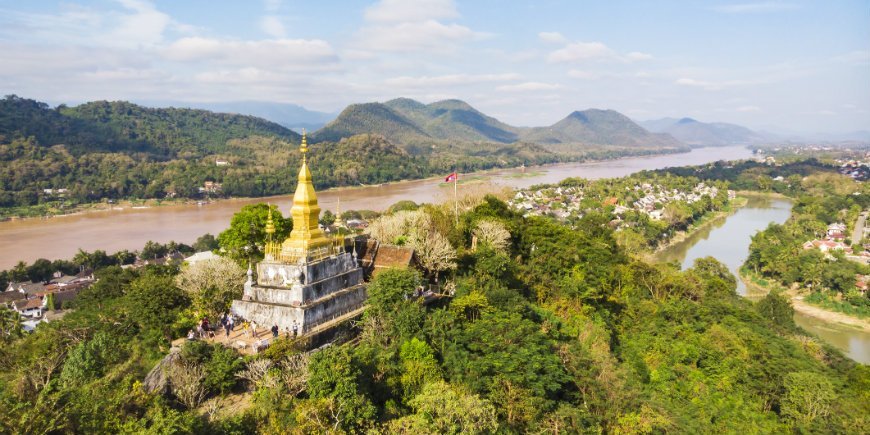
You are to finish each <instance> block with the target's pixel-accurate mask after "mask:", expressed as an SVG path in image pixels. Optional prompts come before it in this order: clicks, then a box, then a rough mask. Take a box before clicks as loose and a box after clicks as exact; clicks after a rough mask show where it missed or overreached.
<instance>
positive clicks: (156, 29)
mask: <svg viewBox="0 0 870 435" xmlns="http://www.w3.org/2000/svg"><path fill="white" fill-rule="evenodd" d="M118 3H120V4H121V5H122V6H124V8H126V9H127V10H128V11H131V12H132V13H130V14H122V15H120V16H119V17H118V21H117V23H118V25H117V26H116V27H115V29H114V30H113V31H112V32H111V33H110V34H109V36H108V38H109V39H108V40H107V41H108V42H110V43H113V44H124V45H132V46H136V45H144V46H154V45H157V44H159V43H161V42H163V34H164V31H165V30H166V29H167V28H168V27H169V26H170V25H171V24H172V23H173V20H172V18H171V17H170V16H169V15H167V14H165V13H163V12H160V11H158V10H157V8H156V7H154V4H152V3H151V2H148V1H145V0H118Z"/></svg>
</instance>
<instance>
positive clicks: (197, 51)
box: [161, 37, 338, 70]
mask: <svg viewBox="0 0 870 435" xmlns="http://www.w3.org/2000/svg"><path fill="white" fill-rule="evenodd" d="M161 53H162V54H163V56H164V57H165V58H166V59H167V60H172V61H178V62H212V63H215V64H219V65H230V66H239V67H252V68H263V69H270V68H275V69H285V70H317V69H335V68H337V67H338V57H337V56H336V54H335V51H334V50H333V49H332V46H330V45H329V43H328V42H326V41H322V40H319V39H267V40H260V41H234V40H221V39H211V38H201V37H190V38H181V39H179V40H177V41H175V42H173V43H172V44H170V45H169V46H167V47H166V48H165V49H163V50H161Z"/></svg>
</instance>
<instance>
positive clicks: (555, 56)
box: [547, 42, 616, 62]
mask: <svg viewBox="0 0 870 435" xmlns="http://www.w3.org/2000/svg"><path fill="white" fill-rule="evenodd" d="M613 58H616V52H615V51H613V50H611V49H610V48H609V47H607V46H606V45H604V44H602V43H600V42H574V43H571V44H568V45H566V46H565V47H564V48H560V49H558V50H556V51H554V52H552V53H550V55H549V56H548V57H547V60H548V61H550V62H577V61H583V60H595V59H613Z"/></svg>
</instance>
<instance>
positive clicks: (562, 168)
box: [0, 146, 751, 270]
mask: <svg viewBox="0 0 870 435" xmlns="http://www.w3.org/2000/svg"><path fill="white" fill-rule="evenodd" d="M750 155H751V153H750V151H749V150H748V149H746V148H744V147H740V146H733V147H719V148H697V149H694V150H692V151H690V152H687V153H680V154H669V155H658V156H647V157H630V158H624V159H618V160H608V161H601V162H592V163H564V164H556V165H546V166H535V167H527V168H526V169H525V172H524V173H523V171H522V170H520V169H505V170H498V171H488V172H479V173H473V174H460V179H463V178H473V179H475V181H478V180H479V181H488V182H491V183H494V184H497V185H502V186H507V187H514V188H523V187H528V186H532V185H535V184H541V183H556V182H558V181H561V180H562V179H565V178H568V177H584V178H590V179H595V178H607V177H621V176H624V175H628V174H631V173H634V172H638V171H641V170H645V169H660V168H665V167H673V166H687V165H699V164H703V163H709V162H714V161H717V160H735V159H744V158H748V157H750ZM445 175H446V174H445ZM442 181H443V178H440V177H439V178H429V179H425V180H414V181H403V182H396V183H387V184H382V185H378V186H367V187H353V188H338V189H331V190H326V191H322V192H318V199H319V201H320V206H321V207H322V208H323V209H324V210H327V209H328V210H331V211H333V212H335V210H336V206H337V205H338V202H339V199H340V201H341V210H354V209H367V210H375V211H382V210H385V209H386V208H387V207H389V206H390V205H392V204H393V203H395V202H397V201H400V200H406V199H407V200H411V201H414V202H417V203H422V202H436V201H440V200H442V199H444V198H448V197H449V195H450V194H452V188H451V187H452V186H450V185H444V184H443V183H441V182H442ZM463 187H464V186H463V185H462V184H460V185H459V190H460V194H461V191H462V188H463ZM266 201H269V202H272V203H274V204H278V207H280V208H281V210H282V212H283V213H284V214H285V215H287V214H289V211H290V202H291V201H292V195H284V196H274V197H270V198H246V199H230V200H224V201H218V202H215V203H211V204H206V205H201V206H198V205H193V204H191V205H167V206H159V207H150V208H124V209H117V208H113V209H107V210H102V211H90V212H86V213H81V214H77V215H69V216H58V217H52V218H45V219H24V220H16V221H7V222H0V246H4V247H5V248H6V249H3V250H0V270H2V269H9V268H11V267H12V266H14V265H15V263H17V262H18V261H22V260H23V261H25V262H28V263H30V262H33V261H34V260H36V259H38V258H47V259H49V260H55V259H61V258H71V257H72V256H73V255H75V253H76V252H78V250H79V249H80V248H81V249H84V250H85V251H94V250H97V249H102V250H105V251H106V252H108V253H113V252H116V251H119V250H122V249H129V250H131V251H132V250H136V249H141V248H142V246H144V245H145V242H147V241H149V240H153V241H156V242H161V243H166V242H169V241H170V240H175V241H177V242H182V243H192V242H193V241H195V240H196V238H197V237H199V236H201V235H203V234H205V233H211V234H215V235H217V234H218V233H219V232H221V231H223V230H224V229H225V228H226V227H227V226H229V223H230V219H231V218H232V216H233V213H235V212H237V211H238V210H239V209H240V208H242V206H243V205H246V204H252V203H257V202H266Z"/></svg>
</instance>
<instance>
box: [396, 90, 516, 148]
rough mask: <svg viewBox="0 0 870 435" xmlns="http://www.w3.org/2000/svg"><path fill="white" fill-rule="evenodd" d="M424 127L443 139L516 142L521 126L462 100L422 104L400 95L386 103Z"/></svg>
mask: <svg viewBox="0 0 870 435" xmlns="http://www.w3.org/2000/svg"><path fill="white" fill-rule="evenodd" d="M384 104H386V105H387V106H390V107H392V108H393V109H394V110H395V111H397V112H399V113H401V114H402V115H404V116H406V117H407V118H409V119H411V120H413V121H415V122H417V123H418V124H419V125H421V126H422V129H423V130H424V131H426V132H427V133H428V134H429V136H431V137H433V138H437V139H444V140H451V141H456V140H464V141H471V142H476V141H491V142H501V143H511V142H516V140H517V138H518V136H517V132H518V131H519V129H517V128H516V127H512V126H510V125H507V124H505V123H503V122H501V121H499V120H497V119H495V118H493V117H490V116H486V115H484V114H483V113H481V112H480V111H478V110H477V109H475V108H474V107H471V106H470V105H469V104H468V103H466V102H464V101H461V100H444V101H437V102H434V103H431V104H428V105H423V104H422V103H419V102H417V101H414V100H409V99H407V98H400V99H396V100H391V101H388V102H386V103H384Z"/></svg>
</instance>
